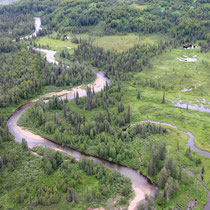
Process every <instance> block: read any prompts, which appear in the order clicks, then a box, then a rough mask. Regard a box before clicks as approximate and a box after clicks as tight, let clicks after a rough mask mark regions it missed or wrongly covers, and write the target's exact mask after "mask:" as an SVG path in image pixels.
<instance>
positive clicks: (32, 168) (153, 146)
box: [0, 0, 210, 209]
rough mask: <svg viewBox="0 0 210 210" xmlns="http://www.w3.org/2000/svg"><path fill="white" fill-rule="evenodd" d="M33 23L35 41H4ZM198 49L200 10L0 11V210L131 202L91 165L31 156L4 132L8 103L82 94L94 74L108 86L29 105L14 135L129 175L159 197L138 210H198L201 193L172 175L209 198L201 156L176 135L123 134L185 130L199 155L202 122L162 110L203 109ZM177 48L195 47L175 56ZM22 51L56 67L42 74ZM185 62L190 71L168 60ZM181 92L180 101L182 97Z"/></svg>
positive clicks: (75, 6) (117, 6)
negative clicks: (38, 24) (48, 56)
mask: <svg viewBox="0 0 210 210" xmlns="http://www.w3.org/2000/svg"><path fill="white" fill-rule="evenodd" d="M1 2H2V1H0V3H1ZM29 2H30V3H29ZM35 16H40V17H41V19H42V29H43V30H42V31H40V32H39V34H38V37H37V38H33V39H30V40H27V41H23V42H19V43H18V42H15V41H12V40H13V39H15V40H16V41H19V39H18V38H20V37H21V36H24V35H27V34H31V33H32V32H33V30H34V17H35ZM209 41H210V33H209V4H208V3H207V1H206V0H197V1H183V0H178V1H173V0H169V1H163V0H158V1H155V2H153V1H143V2H142V1H141V2H140V1H137V0H132V1H124V0H123V1H118V0H113V1H98V0H79V1H73V0H66V1H56V0H28V1H21V2H19V3H17V4H14V5H9V6H4V7H0V60H1V63H2V65H1V66H0V189H1V190H0V195H1V196H0V207H3V208H14V207H15V208H19V209H22V208H25V209H27V208H31V207H34V208H36V209H41V208H43V206H44V207H45V208H48V207H49V208H53V209H60V208H64V209H65V208H75V209H86V208H88V207H93V208H94V207H99V206H104V207H107V208H108V206H107V205H109V204H108V203H109V201H110V200H111V205H114V203H115V201H116V200H117V202H116V205H118V204H125V206H126V205H127V204H128V199H129V198H130V197H131V194H132V193H131V185H130V182H129V181H128V180H127V179H125V178H123V177H121V176H120V175H119V174H117V173H115V172H113V171H110V170H108V169H107V168H105V167H103V166H101V165H95V164H94V163H93V162H92V161H90V160H81V161H80V162H79V163H78V162H75V160H73V159H72V158H71V157H69V156H67V155H64V154H60V153H58V152H55V151H51V150H45V149H43V148H41V147H40V148H35V149H33V151H34V152H35V153H34V154H35V156H34V155H32V154H31V153H30V150H29V149H28V147H27V143H26V141H25V140H23V142H22V144H21V145H19V144H16V143H15V142H14V141H13V140H12V139H13V137H11V136H10V134H9V132H8V130H7V128H6V126H5V125H6V121H7V119H8V117H9V115H11V114H12V112H13V111H14V110H15V109H16V108H17V107H18V106H19V105H21V104H23V103H24V102H26V101H28V100H29V99H32V98H34V97H37V96H38V95H41V94H45V93H48V92H50V91H58V90H63V89H70V88H72V87H74V86H78V85H81V84H87V83H89V82H91V81H93V80H94V78H95V76H94V74H93V72H92V69H98V70H103V71H104V72H105V74H106V75H107V76H108V77H109V78H110V79H111V81H112V84H111V86H110V87H109V86H108V85H106V87H105V89H104V90H103V91H101V92H100V93H95V92H94V91H93V90H91V89H90V88H87V97H85V98H79V95H78V94H76V96H75V98H74V100H72V101H66V100H64V101H61V100H59V99H58V98H57V97H53V98H51V100H50V101H49V103H47V104H45V103H43V101H38V102H37V103H35V104H34V105H32V106H31V107H30V108H28V109H27V110H26V112H24V114H23V115H22V116H21V119H20V121H19V122H18V123H19V125H20V126H23V127H26V128H28V129H30V130H32V131H33V132H34V133H37V134H40V135H41V136H43V137H47V138H49V139H51V140H53V141H55V142H57V143H59V144H61V145H66V146H69V147H71V148H75V149H77V150H80V151H82V152H84V153H87V154H90V155H93V156H99V157H102V158H104V159H106V160H109V161H112V162H116V163H120V164H122V165H126V166H129V167H132V168H135V169H139V170H140V171H141V172H142V173H143V174H144V175H146V176H148V177H149V178H150V179H151V180H152V181H154V182H155V183H157V185H158V187H159V192H158V196H157V199H156V200H155V201H154V200H153V199H152V198H150V197H148V198H147V199H146V200H144V201H143V202H142V203H140V204H139V209H145V208H148V209H149V208H150V207H151V206H154V207H155V208H157V209H162V208H164V209H166V208H168V209H169V208H177V209H186V208H187V202H189V201H190V200H195V199H196V200H197V204H198V205H197V206H196V209H202V208H203V206H204V204H205V203H206V202H207V196H206V192H205V190H204V189H203V188H202V187H201V186H200V185H199V183H198V181H197V180H196V179H195V178H193V177H189V175H187V173H186V172H185V171H184V169H183V168H187V169H189V170H191V171H192V172H193V173H194V174H195V175H196V177H197V179H198V180H200V181H201V182H202V183H203V184H204V185H205V186H207V188H208V189H210V162H209V158H207V157H205V156H203V155H201V154H199V153H196V152H194V151H192V150H191V149H190V148H188V147H187V146H186V143H187V140H188V135H186V134H183V133H182V132H181V131H179V130H177V129H174V128H171V127H168V126H159V125H157V124H151V123H139V124H136V125H134V126H130V125H131V124H132V123H136V122H140V121H142V120H154V121H159V122H166V123H171V124H173V125H176V126H177V127H178V128H179V129H180V130H182V131H185V132H188V131H190V132H192V133H193V135H194V136H195V139H194V141H195V144H196V146H197V147H199V148H200V149H203V150H207V151H210V146H209V133H210V126H209V125H210V117H209V116H210V113H207V112H198V111H193V110H190V109H188V106H186V108H177V107H175V106H173V104H172V100H175V101H178V100H183V101H184V102H185V103H186V104H188V105H195V104H199V105H202V104H204V106H206V107H209V104H208V103H209V101H210V92H209V90H210V82H209V81H210V71H209V66H210V64H209V56H210V53H209V49H210V45H209ZM187 44H194V45H196V47H197V48H196V49H190V50H185V49H183V48H182V46H183V45H187ZM27 46H30V47H41V48H46V49H52V50H55V51H56V52H57V54H56V59H58V60H59V62H60V64H61V65H58V66H55V65H52V64H49V63H48V62H46V61H45V60H44V59H43V57H42V56H41V55H40V54H39V53H37V52H35V51H33V50H32V49H31V48H30V47H29V48H27ZM186 56H187V57H189V58H193V59H194V61H196V62H182V61H180V60H179V59H178V58H180V57H181V58H186ZM67 66H69V67H67ZM186 88H187V89H191V91H187V92H184V91H183V90H184V89H186ZM203 99H205V100H203ZM87 183H88V184H87ZM87 185H88V186H87ZM52 186H53V187H52ZM14 198H15V199H14ZM112 207H113V206H112ZM109 208H110V206H109Z"/></svg>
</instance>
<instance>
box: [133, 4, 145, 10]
mask: <svg viewBox="0 0 210 210" xmlns="http://www.w3.org/2000/svg"><path fill="white" fill-rule="evenodd" d="M130 7H131V8H134V9H138V10H141V11H142V10H144V9H147V8H148V5H138V4H131V5H130Z"/></svg>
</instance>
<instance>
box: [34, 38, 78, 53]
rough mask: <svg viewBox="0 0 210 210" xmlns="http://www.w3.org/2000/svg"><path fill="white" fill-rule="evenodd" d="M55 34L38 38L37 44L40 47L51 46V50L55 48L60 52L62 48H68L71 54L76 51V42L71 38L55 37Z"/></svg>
mask: <svg viewBox="0 0 210 210" xmlns="http://www.w3.org/2000/svg"><path fill="white" fill-rule="evenodd" d="M55 36H56V35H55V34H53V35H49V36H44V37H41V38H39V39H38V40H36V42H35V43H36V44H37V45H38V47H41V48H50V49H51V50H55V51H57V52H58V53H59V52H61V50H64V49H66V50H68V51H69V53H70V54H72V53H73V52H74V48H76V47H77V45H76V44H74V43H72V42H71V41H70V40H64V41H62V40H58V39H56V38H55Z"/></svg>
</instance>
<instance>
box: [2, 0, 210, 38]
mask: <svg viewBox="0 0 210 210" xmlns="http://www.w3.org/2000/svg"><path fill="white" fill-rule="evenodd" d="M134 3H135V5H137V6H133V5H134ZM18 5H19V6H13V5H10V6H6V7H2V8H1V9H0V20H1V21H0V22H1V25H0V27H1V28H2V29H3V30H1V31H4V33H3V35H5V33H7V35H8V34H9V36H11V37H15V36H21V35H23V34H27V32H29V31H30V30H31V29H32V28H33V24H32V17H33V15H35V14H40V15H41V16H42V20H43V22H42V23H43V25H44V26H45V27H44V28H45V30H44V32H43V33H51V32H52V31H59V32H60V33H66V32H69V31H72V32H74V33H80V32H91V30H90V26H96V25H100V30H99V31H98V33H99V34H115V33H128V32H140V33H143V34H145V33H156V32H161V33H170V34H171V36H172V37H176V36H182V37H185V38H188V39H189V41H191V40H192V39H207V38H209V28H210V27H209V21H208V19H209V5H208V4H206V2H205V1H182V0H179V1H135V0H134V1H118V0H114V1H98V0H90V1H76V2H75V1H55V0H53V1H49V0H44V1H33V0H32V1H30V3H27V1H26V2H25V1H23V2H22V3H19V4H18ZM138 6H139V7H141V6H145V7H144V9H139V7H138ZM14 17H15V18H14ZM8 20H9V22H8ZM22 26H23V27H22ZM185 26H186V27H185ZM11 32H12V33H11Z"/></svg>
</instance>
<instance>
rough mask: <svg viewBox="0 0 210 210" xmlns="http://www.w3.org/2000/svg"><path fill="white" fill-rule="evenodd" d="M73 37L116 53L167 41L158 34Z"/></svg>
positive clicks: (83, 35)
mask: <svg viewBox="0 0 210 210" xmlns="http://www.w3.org/2000/svg"><path fill="white" fill-rule="evenodd" d="M75 36H76V38H77V39H84V40H87V41H88V40H91V42H92V44H93V45H95V46H98V47H103V49H105V50H116V51H117V52H123V51H126V50H128V49H129V48H132V47H134V46H135V45H137V44H144V43H145V44H158V43H159V42H160V41H165V40H166V39H167V36H166V35H163V34H160V33H156V34H149V35H141V34H135V33H129V34H126V35H112V36H94V35H88V34H79V35H75Z"/></svg>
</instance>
